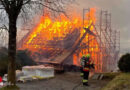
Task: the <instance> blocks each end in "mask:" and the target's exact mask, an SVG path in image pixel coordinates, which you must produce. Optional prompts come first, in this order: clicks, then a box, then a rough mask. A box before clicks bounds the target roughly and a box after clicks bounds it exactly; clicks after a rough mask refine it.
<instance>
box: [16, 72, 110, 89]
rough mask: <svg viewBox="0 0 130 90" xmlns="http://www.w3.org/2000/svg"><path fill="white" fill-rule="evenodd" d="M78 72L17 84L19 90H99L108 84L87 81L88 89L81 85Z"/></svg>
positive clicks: (99, 81) (98, 81)
mask: <svg viewBox="0 0 130 90" xmlns="http://www.w3.org/2000/svg"><path fill="white" fill-rule="evenodd" d="M79 74H80V73H79V72H67V73H64V74H57V75H55V77H54V78H52V79H47V80H35V81H31V82H26V83H18V84H17V85H18V86H19V87H20V90H101V88H102V87H103V86H104V85H106V84H107V83H108V81H105V80H89V84H90V86H89V87H86V86H83V85H82V78H81V77H80V75H79Z"/></svg>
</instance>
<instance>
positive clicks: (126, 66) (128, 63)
mask: <svg viewBox="0 0 130 90" xmlns="http://www.w3.org/2000/svg"><path fill="white" fill-rule="evenodd" d="M118 67H119V69H120V70H121V71H122V72H130V54H129V53H127V54H125V55H123V56H122V57H121V58H120V60H119V62H118Z"/></svg>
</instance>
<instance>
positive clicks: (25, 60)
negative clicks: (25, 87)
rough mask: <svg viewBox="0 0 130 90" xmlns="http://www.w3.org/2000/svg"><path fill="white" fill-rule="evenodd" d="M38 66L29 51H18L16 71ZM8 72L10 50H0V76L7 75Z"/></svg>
mask: <svg viewBox="0 0 130 90" xmlns="http://www.w3.org/2000/svg"><path fill="white" fill-rule="evenodd" d="M31 65H36V63H35V62H34V61H33V59H32V58H31V56H30V55H29V53H28V50H18V51H17V58H16V69H22V67H23V66H31ZM7 70H8V50H7V49H5V48H0V76H3V75H4V74H5V73H7Z"/></svg>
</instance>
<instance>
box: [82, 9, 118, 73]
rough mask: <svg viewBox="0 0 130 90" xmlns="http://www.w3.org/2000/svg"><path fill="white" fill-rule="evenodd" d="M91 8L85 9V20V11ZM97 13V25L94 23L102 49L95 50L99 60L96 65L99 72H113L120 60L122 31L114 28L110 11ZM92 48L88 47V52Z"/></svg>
mask: <svg viewBox="0 0 130 90" xmlns="http://www.w3.org/2000/svg"><path fill="white" fill-rule="evenodd" d="M89 10H90V9H83V21H84V20H85V12H89ZM97 14H98V15H97V17H98V18H97V23H96V25H94V33H95V34H96V37H95V38H96V40H97V42H98V44H99V47H98V48H99V49H100V50H99V51H98V52H94V51H93V53H94V54H95V55H96V57H97V58H96V59H97V60H94V61H96V62H97V63H96V64H97V66H96V67H97V71H98V72H111V71H114V70H115V69H117V63H118V60H119V53H120V31H117V30H114V29H113V28H112V25H111V24H112V23H111V14H110V13H108V11H103V10H101V11H100V12H98V13H97ZM83 28H84V26H83ZM88 41H89V40H88ZM88 46H89V45H88ZM90 48H92V47H88V53H92V52H90V51H89V50H90ZM93 48H95V47H93Z"/></svg>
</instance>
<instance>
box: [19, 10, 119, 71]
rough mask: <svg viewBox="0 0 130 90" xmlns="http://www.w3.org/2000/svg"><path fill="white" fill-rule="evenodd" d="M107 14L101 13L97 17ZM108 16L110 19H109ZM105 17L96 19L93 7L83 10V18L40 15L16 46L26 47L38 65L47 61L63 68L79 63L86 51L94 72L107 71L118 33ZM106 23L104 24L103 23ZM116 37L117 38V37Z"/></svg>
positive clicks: (111, 65)
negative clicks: (36, 23) (52, 17)
mask: <svg viewBox="0 0 130 90" xmlns="http://www.w3.org/2000/svg"><path fill="white" fill-rule="evenodd" d="M104 15H107V12H102V11H101V15H100V16H104ZM109 19H110V18H109ZM109 19H108V17H106V18H105V19H104V18H103V17H101V18H100V22H97V21H96V16H95V9H90V10H88V11H87V12H86V13H84V19H83V20H82V19H81V17H77V16H75V15H73V18H71V19H68V18H66V17H65V16H64V15H60V16H59V17H58V18H57V19H55V20H52V19H51V18H50V17H49V15H47V16H43V17H41V19H40V22H39V24H38V25H37V26H36V27H35V28H34V29H33V30H31V31H30V32H29V33H28V34H27V35H25V37H24V38H23V39H22V40H21V41H20V42H19V43H18V49H22V50H23V49H28V50H29V51H31V52H32V54H31V55H32V57H33V58H34V59H35V61H37V62H38V63H39V64H43V63H45V64H46V63H48V64H53V65H56V66H57V65H58V67H59V68H64V66H65V65H72V66H75V67H76V66H79V65H80V58H81V56H82V55H83V54H87V53H90V54H91V56H92V58H91V59H92V61H93V62H94V63H95V65H96V66H95V70H96V71H97V72H102V71H111V70H113V68H115V67H116V63H117V60H118V55H119V50H120V49H119V47H120V44H119V37H117V36H119V35H117V31H112V29H111V27H110V24H111V23H108V24H104V23H102V22H104V21H103V20H106V21H107V22H110V21H111V20H109ZM105 25H107V26H105ZM117 38H118V39H117Z"/></svg>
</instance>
